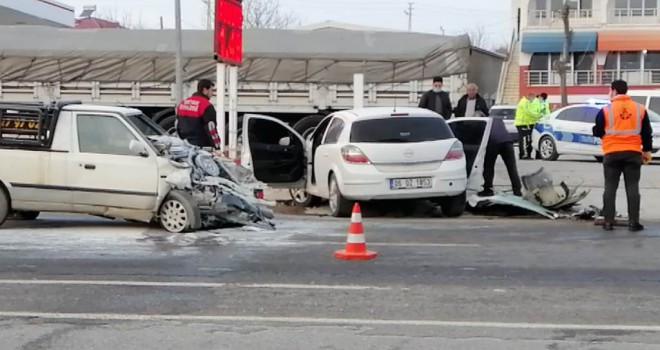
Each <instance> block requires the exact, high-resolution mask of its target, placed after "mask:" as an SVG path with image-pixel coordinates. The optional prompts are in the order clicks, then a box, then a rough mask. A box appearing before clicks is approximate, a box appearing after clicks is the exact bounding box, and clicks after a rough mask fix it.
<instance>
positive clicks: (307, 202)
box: [289, 188, 320, 208]
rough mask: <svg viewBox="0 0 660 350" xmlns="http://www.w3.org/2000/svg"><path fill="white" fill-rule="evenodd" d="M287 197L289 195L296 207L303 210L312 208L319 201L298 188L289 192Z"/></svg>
mask: <svg viewBox="0 0 660 350" xmlns="http://www.w3.org/2000/svg"><path fill="white" fill-rule="evenodd" d="M289 195H291V199H292V200H293V203H295V205H296V206H299V207H303V208H308V207H313V206H314V205H316V204H318V203H319V201H320V198H319V197H316V196H312V195H310V194H309V193H307V191H305V190H303V189H300V188H296V189H291V190H289Z"/></svg>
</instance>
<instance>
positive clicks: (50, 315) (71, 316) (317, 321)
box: [0, 311, 660, 332]
mask: <svg viewBox="0 0 660 350" xmlns="http://www.w3.org/2000/svg"><path fill="white" fill-rule="evenodd" d="M0 318H41V319H48V320H58V319H59V320H94V321H188V322H248V323H284V324H311V325H363V326H413V327H458V328H499V329H540V330H573V331H580V330H584V331H630V332H660V325H623V324H571V323H566V324H561V323H507V322H460V321H456V322H454V321H433V320H383V319H353V318H312V317H265V316H221V315H208V316H204V315H157V314H156V315H147V314H123V313H122V314H116V313H59V312H30V311H19V312H10V311H6V312H3V311H0Z"/></svg>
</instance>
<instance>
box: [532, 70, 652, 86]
mask: <svg viewBox="0 0 660 350" xmlns="http://www.w3.org/2000/svg"><path fill="white" fill-rule="evenodd" d="M525 79H526V82H527V86H559V85H560V83H561V80H560V77H559V73H558V72H556V71H545V70H543V71H534V70H530V71H526V72H525ZM617 79H622V80H625V81H626V82H628V84H629V85H660V69H645V70H644V71H642V70H639V69H625V70H619V71H617V70H603V71H591V70H576V71H569V72H567V73H566V82H567V84H568V86H580V85H598V86H600V85H602V86H605V85H609V84H610V83H611V82H612V81H614V80H617Z"/></svg>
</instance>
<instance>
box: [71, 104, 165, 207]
mask: <svg viewBox="0 0 660 350" xmlns="http://www.w3.org/2000/svg"><path fill="white" fill-rule="evenodd" d="M74 130H76V131H77V132H76V133H74V141H73V147H72V149H73V153H72V154H71V162H70V163H69V174H70V181H71V184H70V187H71V189H72V191H73V200H74V205H75V207H76V208H77V209H78V210H80V211H83V212H85V211H88V209H85V207H89V206H95V207H113V208H125V209H139V210H151V209H154V207H155V203H156V198H157V196H158V163H157V158H156V154H155V152H154V151H153V149H152V148H151V147H148V145H146V143H145V141H144V140H142V138H141V137H140V136H139V134H137V133H136V132H134V130H132V129H131V128H129V126H128V123H126V121H125V120H123V119H122V118H121V117H120V116H119V115H113V114H100V113H90V112H78V113H76V115H75V128H74ZM131 141H136V142H141V143H143V144H144V146H145V149H146V150H147V152H145V153H143V154H142V155H138V154H135V153H134V152H133V151H131V149H130V143H131Z"/></svg>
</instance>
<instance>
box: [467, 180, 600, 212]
mask: <svg viewBox="0 0 660 350" xmlns="http://www.w3.org/2000/svg"><path fill="white" fill-rule="evenodd" d="M521 180H522V183H523V187H524V194H523V197H522V198H521V197H517V196H514V195H513V194H509V193H504V192H500V193H496V194H495V195H494V196H490V197H479V196H477V195H472V196H470V198H469V199H468V204H469V205H470V206H471V207H474V208H483V207H488V206H493V205H505V206H513V207H517V208H522V209H525V210H528V211H531V212H535V213H538V214H539V215H542V216H544V217H546V218H548V219H552V220H555V219H559V218H562V217H569V216H572V214H574V212H573V211H571V210H572V209H573V208H574V207H575V206H576V205H577V204H578V203H579V202H580V201H582V200H583V199H585V198H586V197H587V196H588V195H589V193H590V191H589V190H586V191H579V188H580V186H576V187H574V188H569V187H568V185H566V183H565V182H563V181H562V182H561V183H560V185H559V187H557V186H555V185H554V182H553V180H552V176H551V175H550V174H549V173H548V172H547V171H545V169H544V168H540V169H539V170H537V171H535V172H533V173H531V174H529V175H523V176H522V177H521Z"/></svg>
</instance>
